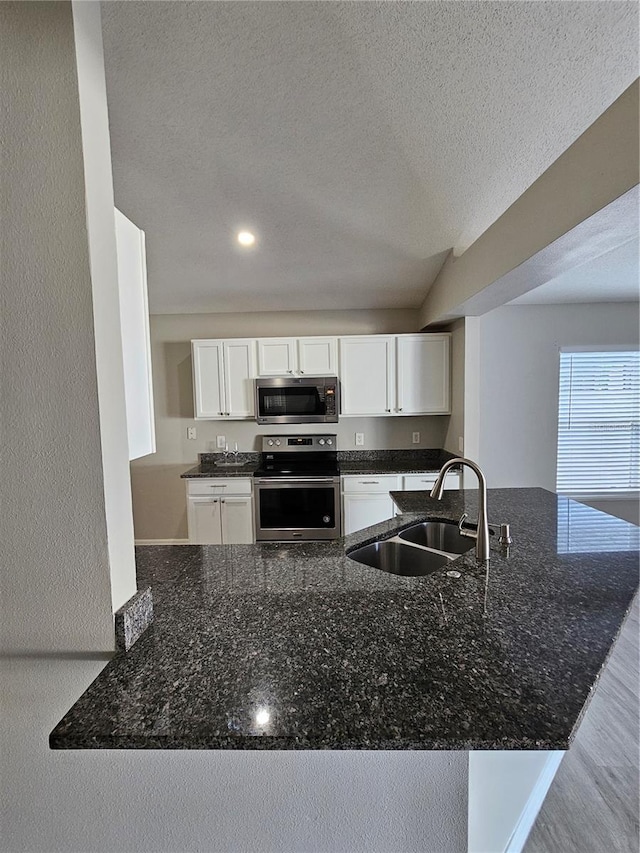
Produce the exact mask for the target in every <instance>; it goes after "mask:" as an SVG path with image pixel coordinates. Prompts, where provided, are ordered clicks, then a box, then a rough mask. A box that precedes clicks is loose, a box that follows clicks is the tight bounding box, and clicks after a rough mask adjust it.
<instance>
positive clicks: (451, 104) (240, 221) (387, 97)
mask: <svg viewBox="0 0 640 853" xmlns="http://www.w3.org/2000/svg"><path fill="white" fill-rule="evenodd" d="M103 21H104V43H105V63H106V71H107V87H108V97H109V112H110V124H111V132H112V151H113V164H114V182H115V196H116V204H117V206H118V207H119V208H120V209H121V210H122V211H123V212H124V213H125V214H126V215H127V216H129V217H130V218H131V219H133V220H134V221H135V222H136V223H137V224H138V225H139V226H140V227H141V228H143V229H144V230H145V231H146V234H147V252H148V270H149V296H150V303H151V310H152V312H154V313H169V312H200V311H255V310H306V309H320V308H332V309H335V308H383V307H395V308H399V307H412V306H418V305H419V304H420V303H421V302H422V300H423V298H424V296H425V294H426V292H427V290H428V287H429V286H430V284H431V282H432V281H433V279H434V278H435V276H436V275H437V273H438V270H439V268H440V266H441V264H442V262H443V260H444V258H445V256H446V253H447V252H448V250H449V249H451V248H452V247H454V248H456V249H457V250H461V249H464V248H465V247H466V246H468V245H469V244H470V243H471V242H473V241H474V240H475V239H476V238H477V237H478V236H479V235H480V234H481V233H482V232H483V231H484V230H485V229H486V228H487V227H488V226H489V225H490V224H491V223H492V222H493V221H495V219H496V218H497V217H498V216H499V215H500V214H501V213H503V212H504V211H505V210H506V208H507V207H509V205H510V204H511V203H513V201H515V199H516V198H518V196H519V195H521V193H522V192H523V191H524V190H525V189H526V188H527V187H528V186H530V185H531V183H532V182H533V181H534V180H535V179H536V178H537V177H538V176H539V175H540V174H541V173H542V172H543V171H544V170H545V169H546V168H547V167H548V166H549V165H550V164H551V163H552V162H553V161H554V160H555V159H556V158H557V157H558V156H559V155H560V154H561V153H562V152H563V151H564V150H565V149H566V148H567V147H568V146H569V145H570V144H571V143H572V142H573V141H574V140H575V139H576V138H577V137H578V136H579V135H580V134H581V133H582V132H583V131H584V130H586V128H587V127H588V126H589V125H590V124H592V122H593V121H595V119H596V118H597V117H598V116H599V115H600V114H601V113H602V112H603V111H604V110H605V109H606V108H607V107H608V106H609V105H610V104H611V103H612V102H613V101H614V100H615V99H616V98H617V97H618V96H619V95H620V94H621V93H622V91H623V90H624V89H625V88H627V86H629V85H630V84H631V82H632V81H633V80H634V79H635V77H636V76H637V73H638V44H637V41H638V8H637V5H636V3H635V2H613V0H604V2H598V1H597V0H594V1H593V2H540V0H534V2H508V1H507V2H503V1H502V0H500V2H470V3H467V2H444V3H441V2H418V3H412V2H388V3H378V2H320V3H316V2H293V3H288V2H231V3H228V2H204V3H192V2H177V3H174V2H162V3H154V2H138V0H127V1H126V2H108V3H104V4H103ZM243 226H244V227H249V228H251V229H253V230H255V232H256V234H257V235H258V243H257V245H256V247H255V248H253V249H252V250H250V251H242V250H240V249H239V248H236V247H235V246H234V243H233V235H234V233H235V231H236V230H237V229H238V228H240V227H243Z"/></svg>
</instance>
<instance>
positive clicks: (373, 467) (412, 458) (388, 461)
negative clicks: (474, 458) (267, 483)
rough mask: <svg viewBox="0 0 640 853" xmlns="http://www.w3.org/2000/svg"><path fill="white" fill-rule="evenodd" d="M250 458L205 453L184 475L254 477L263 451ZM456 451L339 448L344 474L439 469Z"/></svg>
mask: <svg viewBox="0 0 640 853" xmlns="http://www.w3.org/2000/svg"><path fill="white" fill-rule="evenodd" d="M240 456H241V457H242V458H243V459H245V460H246V463H245V464H244V465H242V466H241V467H235V466H234V467H228V468H227V467H223V466H219V465H216V464H215V463H216V461H221V460H222V454H221V453H201V454H199V460H200V461H199V463H198V465H194V466H193V467H192V468H189V470H188V471H185V472H184V474H181V475H180V476H181V478H183V479H192V478H194V477H250V476H252V475H253V472H254V471H255V470H256V469H257V468H258V465H259V462H260V454H259V453H253V452H251V453H248V452H247V453H241V454H240ZM453 456H454V455H453V453H448V452H447V451H446V450H440V449H432V450H430V449H426V450H424V449H423V450H339V451H338V464H339V466H340V473H341V474H412V473H413V474H420V473H422V472H423V471H439V470H440V468H441V467H442V466H443V465H444V463H445V462H446V461H447V460H448V459H453Z"/></svg>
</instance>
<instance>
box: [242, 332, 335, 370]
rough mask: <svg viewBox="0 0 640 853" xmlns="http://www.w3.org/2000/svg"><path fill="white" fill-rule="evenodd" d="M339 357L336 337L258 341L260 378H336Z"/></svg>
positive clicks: (260, 339) (263, 339)
mask: <svg viewBox="0 0 640 853" xmlns="http://www.w3.org/2000/svg"><path fill="white" fill-rule="evenodd" d="M337 354H338V339H337V338H331V337H313V338H259V339H258V376H287V375H302V374H304V375H307V376H335V375H336V374H337V372H338V355H337Z"/></svg>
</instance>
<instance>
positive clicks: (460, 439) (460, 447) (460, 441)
mask: <svg viewBox="0 0 640 853" xmlns="http://www.w3.org/2000/svg"><path fill="white" fill-rule="evenodd" d="M458 452H459V453H464V438H463V437H462V436H461V435H459V436H458Z"/></svg>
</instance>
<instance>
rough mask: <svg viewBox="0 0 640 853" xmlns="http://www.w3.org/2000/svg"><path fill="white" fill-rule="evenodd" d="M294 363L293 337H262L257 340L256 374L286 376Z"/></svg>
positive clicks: (291, 370) (295, 365)
mask: <svg viewBox="0 0 640 853" xmlns="http://www.w3.org/2000/svg"><path fill="white" fill-rule="evenodd" d="M297 367H298V365H297V364H296V340H295V338H262V339H259V340H258V375H259V376H287V374H290V373H294V372H295V370H296V369H297Z"/></svg>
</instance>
